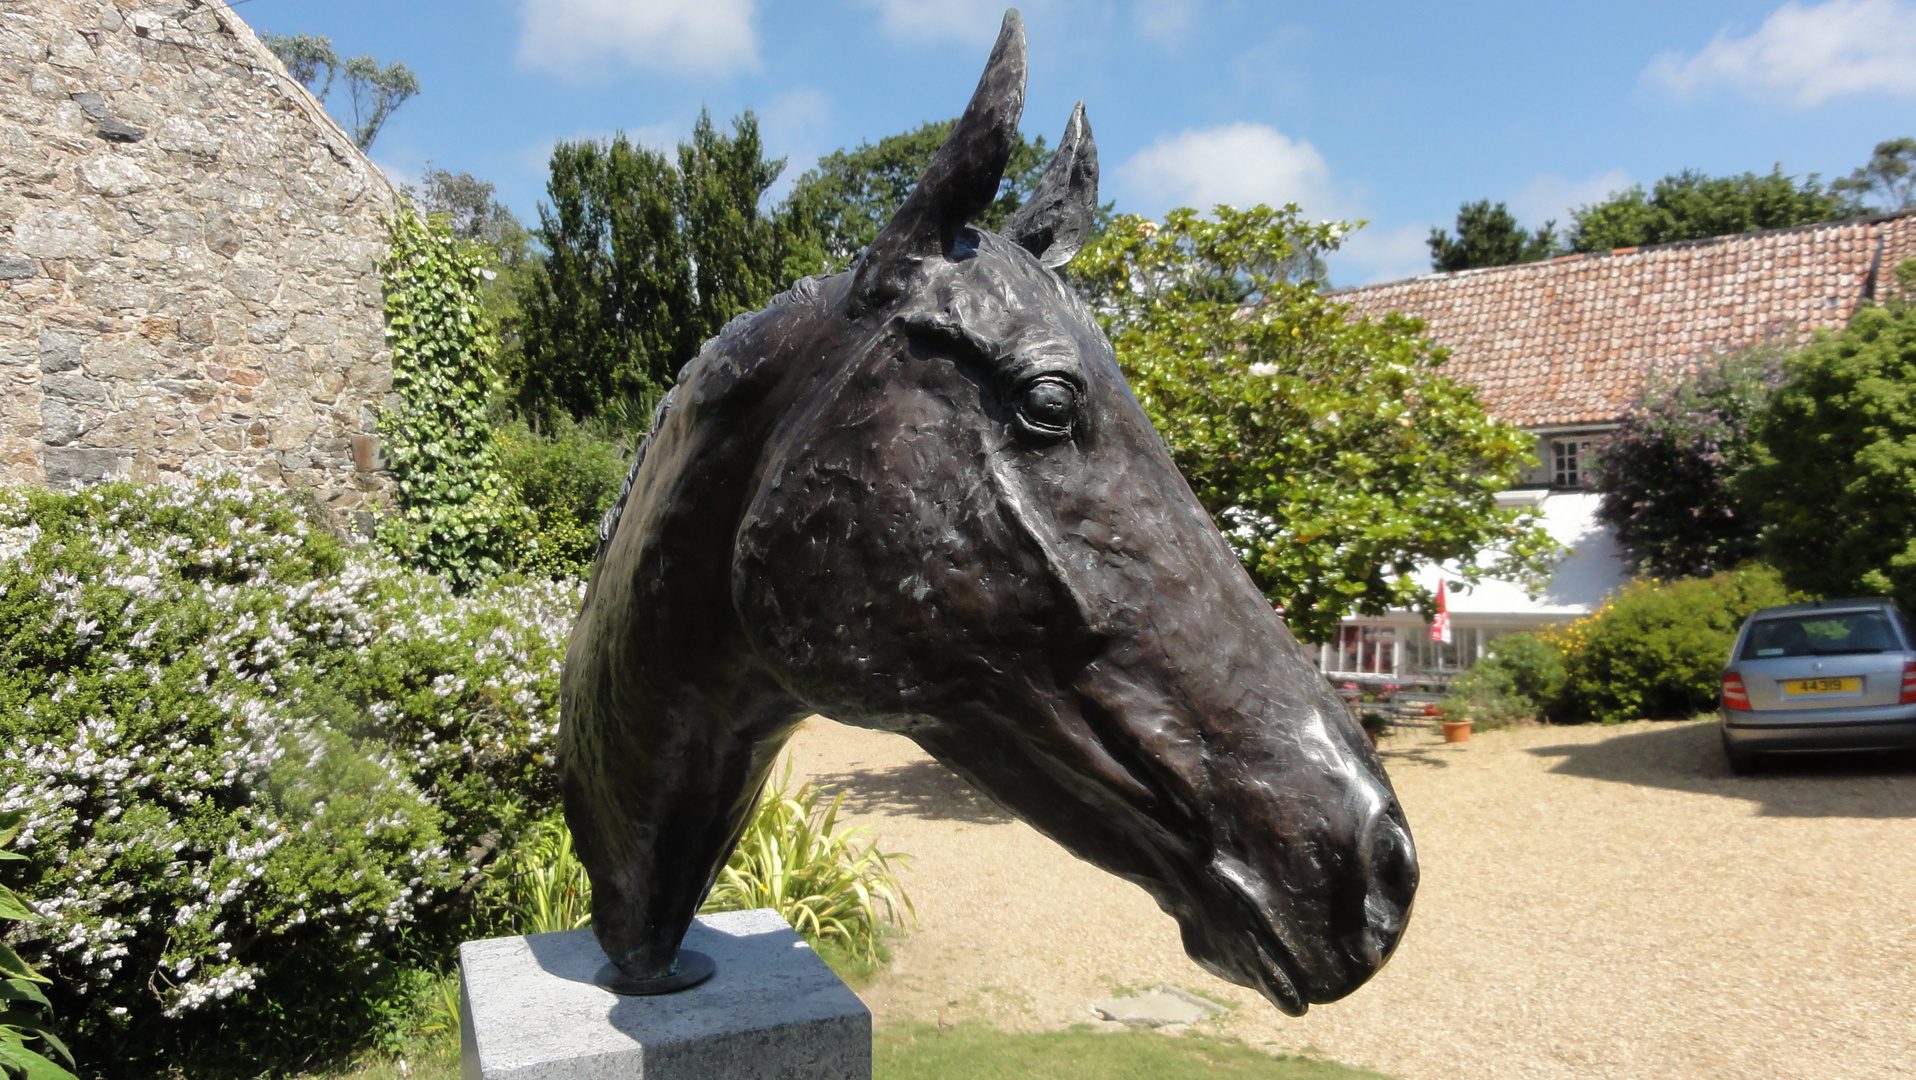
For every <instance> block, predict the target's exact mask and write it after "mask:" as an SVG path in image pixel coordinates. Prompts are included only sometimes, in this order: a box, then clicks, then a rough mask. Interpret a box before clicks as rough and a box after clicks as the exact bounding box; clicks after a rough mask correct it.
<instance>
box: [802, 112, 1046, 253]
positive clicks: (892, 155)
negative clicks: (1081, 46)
mask: <svg viewBox="0 0 1916 1080" xmlns="http://www.w3.org/2000/svg"><path fill="white" fill-rule="evenodd" d="M954 123H956V121H954V120H935V121H931V122H928V123H924V124H920V125H919V126H918V127H917V128H915V129H913V130H911V131H905V132H900V133H899V134H897V135H887V136H885V137H884V138H882V139H880V140H878V142H877V143H876V144H873V143H868V142H863V143H859V144H858V146H857V147H856V148H854V149H851V150H834V151H832V152H831V153H829V154H827V155H825V156H824V157H822V158H819V159H818V164H816V165H815V166H813V167H812V168H811V169H810V170H808V171H807V172H806V173H805V174H804V175H803V176H800V177H799V178H798V182H797V183H796V184H795V185H794V186H793V188H792V193H791V195H790V197H789V198H788V200H787V202H786V207H787V209H788V212H789V213H791V214H792V215H793V217H794V219H796V220H802V221H804V222H805V223H806V224H807V226H808V227H809V228H812V229H815V230H816V231H817V234H818V236H819V237H820V239H821V241H822V242H823V244H824V252H825V256H826V259H827V260H828V262H829V267H830V269H832V270H842V269H844V268H845V267H846V266H848V265H850V263H851V260H852V257H853V256H855V255H857V254H858V253H859V251H861V250H863V249H864V247H865V245H867V244H869V243H871V242H872V239H873V238H874V237H876V236H877V235H878V230H880V229H882V228H884V227H885V223H886V222H888V221H890V220H891V216H892V214H893V213H894V212H895V211H897V209H898V207H899V204H901V203H903V202H904V201H905V196H907V195H910V194H911V190H912V188H914V187H917V186H918V178H919V177H920V176H922V175H924V172H925V166H926V165H928V164H930V163H931V157H932V155H933V154H935V153H937V152H938V148H939V147H940V146H943V145H944V143H945V139H946V138H947V137H948V136H949V135H950V134H951V125H952V124H954ZM1049 158H1050V155H1049V153H1048V152H1047V151H1046V149H1045V141H1044V136H1042V135H1040V136H1038V138H1037V139H1035V140H1033V141H1030V142H1026V141H1025V137H1024V136H1023V135H1022V134H1020V135H1018V136H1017V141H1016V142H1015V143H1014V144H1013V145H1012V149H1011V162H1010V164H1009V165H1007V166H1006V167H1005V175H1004V179H1003V180H1001V181H1000V182H999V184H998V199H997V201H996V202H994V203H992V204H991V206H990V207H989V208H987V209H986V210H985V212H984V213H982V214H980V215H978V217H977V219H976V220H974V221H973V222H972V223H973V224H974V225H977V226H978V227H979V228H981V229H992V230H996V229H997V228H998V227H1000V226H1001V225H1003V224H1004V223H1005V221H1006V220H1008V219H1009V218H1010V217H1011V215H1012V214H1013V213H1014V212H1016V211H1017V209H1018V207H1020V206H1022V205H1024V201H1025V199H1026V197H1027V196H1029V195H1030V194H1031V189H1032V187H1033V186H1034V185H1036V184H1037V182H1038V177H1039V176H1041V175H1042V174H1043V173H1044V168H1045V165H1046V164H1047V163H1048V162H1049Z"/></svg>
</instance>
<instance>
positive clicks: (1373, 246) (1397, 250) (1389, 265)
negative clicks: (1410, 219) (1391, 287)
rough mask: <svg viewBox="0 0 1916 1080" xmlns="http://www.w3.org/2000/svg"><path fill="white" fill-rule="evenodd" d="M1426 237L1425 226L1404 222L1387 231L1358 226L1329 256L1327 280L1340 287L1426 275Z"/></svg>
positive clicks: (1428, 258) (1427, 250)
mask: <svg viewBox="0 0 1916 1080" xmlns="http://www.w3.org/2000/svg"><path fill="white" fill-rule="evenodd" d="M1429 238H1430V226H1428V225H1406V226H1404V227H1403V228H1401V229H1396V230H1393V231H1391V232H1382V231H1379V230H1376V229H1369V228H1364V229H1359V230H1357V231H1356V232H1354V233H1352V234H1350V235H1349V236H1348V237H1346V238H1345V239H1344V244H1343V246H1342V247H1340V248H1338V249H1337V251H1336V252H1335V253H1333V254H1332V255H1331V257H1330V260H1329V261H1330V269H1331V282H1332V283H1333V284H1335V285H1336V286H1338V287H1339V288H1342V287H1344V286H1347V285H1374V284H1376V283H1377V282H1380V281H1401V280H1403V279H1404V278H1410V277H1417V276H1418V275H1419V274H1428V273H1430V244H1429V243H1428V242H1427V241H1428V240H1429Z"/></svg>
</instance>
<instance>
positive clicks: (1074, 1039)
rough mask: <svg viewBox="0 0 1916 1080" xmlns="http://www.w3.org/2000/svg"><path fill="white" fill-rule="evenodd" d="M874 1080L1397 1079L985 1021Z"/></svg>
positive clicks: (880, 1056) (366, 1079) (455, 1060)
mask: <svg viewBox="0 0 1916 1080" xmlns="http://www.w3.org/2000/svg"><path fill="white" fill-rule="evenodd" d="M407 1065H408V1073H409V1076H408V1077H407V1080H458V1077H459V1047H458V1044H457V1043H456V1042H454V1041H452V1040H450V1039H448V1040H445V1041H444V1042H443V1043H442V1044H440V1045H438V1046H435V1047H434V1049H433V1052H432V1053H430V1054H428V1055H425V1056H422V1057H416V1058H413V1059H412V1060H410V1061H408V1062H407ZM400 1076H401V1074H400V1072H399V1066H398V1064H397V1063H396V1062H393V1061H380V1062H375V1063H368V1064H366V1065H363V1066H361V1067H359V1068H357V1069H353V1070H350V1071H347V1072H342V1073H333V1074H330V1075H329V1076H328V1077H326V1080H400ZM872 1080H1388V1078H1387V1077H1385V1076H1383V1074H1381V1073H1374V1072H1368V1071H1366V1070H1363V1069H1352V1068H1347V1067H1345V1066H1343V1065H1338V1064H1336V1063H1335V1062H1329V1061H1320V1060H1317V1059H1315V1058H1301V1057H1273V1056H1271V1055H1270V1054H1266V1053H1264V1052H1263V1051H1261V1050H1258V1049H1255V1048H1253V1047H1249V1046H1246V1045H1244V1044H1243V1043H1241V1042H1237V1041H1236V1040H1233V1039H1221V1038H1217V1037H1215V1036H1210V1035H1197V1034H1185V1035H1160V1034H1158V1033H1156V1032H1152V1031H1118V1032H1104V1031H1093V1030H1090V1029H1088V1028H1074V1029H1073V1030H1070V1031H1052V1032H1045V1033H1042V1034H1037V1035H1013V1034H1008V1033H1006V1032H1002V1031H998V1030H997V1029H995V1028H991V1027H986V1026H985V1025H983V1024H960V1025H958V1026H957V1027H956V1028H955V1029H953V1030H950V1031H942V1030H940V1029H939V1028H937V1027H936V1026H934V1025H932V1024H885V1025H883V1026H881V1027H879V1028H878V1029H877V1031H876V1033H875V1034H874V1036H873V1039H872Z"/></svg>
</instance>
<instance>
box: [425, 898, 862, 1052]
mask: <svg viewBox="0 0 1916 1080" xmlns="http://www.w3.org/2000/svg"><path fill="white" fill-rule="evenodd" d="M685 947H686V948H688V949H696V950H698V951H699V952H702V953H705V954H707V955H708V956H710V957H712V959H713V960H715V961H717V962H718V973H717V974H716V975H714V976H713V977H712V978H711V979H710V980H708V981H706V982H704V983H702V984H700V985H698V986H696V987H693V988H692V989H689V990H684V991H681V992H679V993H676V994H664V995H660V996H656V997H622V996H620V995H618V994H614V993H612V992H611V991H609V990H606V989H603V988H601V987H599V986H597V985H594V983H593V978H594V976H595V975H597V974H598V972H599V969H600V968H602V967H603V966H604V965H605V963H606V956H605V953H604V951H603V950H601V949H600V948H599V943H598V942H597V941H596V940H594V939H593V937H592V931H590V930H573V931H568V932H565V933H559V934H531V935H527V936H524V937H510V938H493V939H490V940H487V941H468V942H466V943H465V944H463V945H461V946H460V947H459V982H460V1004H461V1009H460V1037H461V1051H460V1057H461V1060H462V1072H463V1075H464V1077H465V1080H640V1078H643V1080H761V1078H763V1080H870V1077H871V1046H872V1039H871V1031H872V1028H871V1013H870V1012H869V1011H868V1010H867V1009H866V1008H865V1005H864V1003H863V1002H861V1001H859V1000H858V997H857V995H855V994H853V993H852V992H851V990H850V989H849V988H847V987H846V986H845V984H844V983H843V982H842V981H840V980H839V978H838V976H837V975H834V974H833V973H832V970H831V969H830V968H828V967H826V966H825V962H824V961H822V960H820V959H819V958H818V956H817V954H815V953H813V952H812V950H811V948H810V947H809V946H807V945H806V944H805V942H804V941H803V940H802V939H801V938H800V937H799V936H798V935H797V934H795V933H793V932H792V928H791V927H790V926H789V925H787V924H786V922H785V920H784V919H783V918H781V917H780V916H779V914H778V912H776V911H773V910H771V909H769V908H762V909H760V910H757V911H734V912H727V913H725V914H721V915H701V916H699V918H698V919H697V921H695V922H694V923H693V924H692V928H691V930H690V931H689V932H687V934H686V935H685Z"/></svg>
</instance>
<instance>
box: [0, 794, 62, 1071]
mask: <svg viewBox="0 0 1916 1080" xmlns="http://www.w3.org/2000/svg"><path fill="white" fill-rule="evenodd" d="M26 818H27V814H26V811H24V810H8V811H6V812H4V813H0V862H24V861H26V856H24V855H21V854H19V853H17V852H12V851H7V850H6V848H7V846H8V845H10V844H12V843H13V838H14V837H15V836H16V835H18V834H19V832H20V825H21V823H22V822H24V821H25V820H26ZM0 920H5V921H10V922H37V921H39V916H38V915H36V914H34V911H33V908H32V907H30V906H28V904H27V902H26V900H24V899H23V898H21V896H20V894H19V893H16V892H14V891H13V890H12V889H9V888H7V887H6V886H5V885H0ZM47 982H48V980H47V978H46V977H45V976H44V975H41V974H39V973H38V972H36V971H34V970H33V968H32V967H30V966H28V964H27V962H26V961H24V960H22V959H20V955H19V954H18V953H16V952H14V951H13V950H12V949H11V948H9V947H8V946H7V945H5V944H4V943H0V1076H5V1077H7V1078H8V1080H74V1078H73V1074H72V1073H70V1072H68V1071H67V1070H66V1069H64V1068H61V1067H60V1066H59V1065H58V1064H56V1063H55V1062H54V1061H53V1060H52V1059H51V1058H49V1057H47V1056H46V1054H45V1053H43V1052H42V1051H50V1052H52V1053H53V1054H55V1055H57V1056H58V1057H60V1058H61V1059H63V1060H65V1061H66V1063H67V1064H68V1065H72V1064H73V1053H72V1051H70V1050H68V1049H67V1047H66V1044H65V1043H63V1042H61V1041H60V1037H59V1036H58V1035H55V1034H54V1033H53V1026H52V1024H53V1006H52V1005H50V1004H48V1002H47V997H46V995H45V994H44V993H42V992H41V991H40V986H43V985H45V984H46V983H47ZM36 984H38V985H36ZM34 1043H38V1044H39V1045H38V1046H34V1045H31V1044H34Z"/></svg>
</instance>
